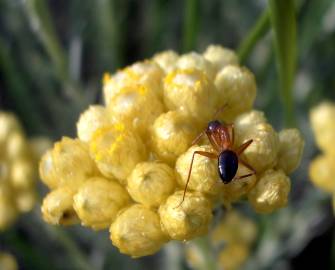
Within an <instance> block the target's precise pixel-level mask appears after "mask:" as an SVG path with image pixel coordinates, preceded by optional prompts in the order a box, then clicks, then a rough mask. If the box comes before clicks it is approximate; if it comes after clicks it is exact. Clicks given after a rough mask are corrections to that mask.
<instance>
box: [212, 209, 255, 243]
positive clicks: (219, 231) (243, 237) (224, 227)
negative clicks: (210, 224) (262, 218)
mask: <svg viewBox="0 0 335 270" xmlns="http://www.w3.org/2000/svg"><path fill="white" fill-rule="evenodd" d="M256 236H257V226H256V224H255V223H254V222H253V221H252V220H251V219H249V218H247V217H245V216H243V215H241V214H240V213H239V212H238V211H235V210H230V211H228V212H227V213H226V214H225V216H224V217H223V219H222V221H221V222H220V223H219V224H218V225H217V226H216V227H215V228H214V230H213V231H212V232H211V240H212V242H213V243H214V244H215V245H221V244H222V242H225V243H227V244H228V245H229V244H233V243H240V244H244V245H251V244H252V243H253V242H254V240H255V239H256Z"/></svg>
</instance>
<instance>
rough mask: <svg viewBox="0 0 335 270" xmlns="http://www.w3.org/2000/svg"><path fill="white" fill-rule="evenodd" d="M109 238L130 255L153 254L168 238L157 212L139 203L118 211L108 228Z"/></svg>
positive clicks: (121, 250)
mask: <svg viewBox="0 0 335 270" xmlns="http://www.w3.org/2000/svg"><path fill="white" fill-rule="evenodd" d="M110 238H111V240H112V242H113V245H114V246H116V247H117V248H118V249H119V250H120V252H122V253H124V254H128V255H130V256H132V257H142V256H147V255H151V254H154V253H155V252H157V251H158V250H159V249H160V248H161V246H162V245H163V244H164V243H165V242H166V241H167V240H168V239H167V237H166V235H165V234H164V233H163V232H162V230H161V226H160V221H159V216H158V215H157V213H156V212H154V211H152V210H150V209H149V208H146V207H145V206H143V205H140V204H135V205H133V206H131V207H129V208H128V209H126V210H124V211H123V212H121V213H120V215H119V216H118V217H117V219H116V220H115V222H114V223H113V224H112V226H111V228H110Z"/></svg>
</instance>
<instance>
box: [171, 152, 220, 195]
mask: <svg viewBox="0 0 335 270" xmlns="http://www.w3.org/2000/svg"><path fill="white" fill-rule="evenodd" d="M195 151H205V152H211V153H213V148H212V146H210V145H204V146H196V145H195V146H192V147H191V148H189V149H188V150H187V152H185V153H184V154H182V155H181V156H180V157H179V158H178V159H177V162H176V172H177V173H178V175H177V181H178V183H179V185H180V186H181V187H183V188H184V187H185V185H186V182H187V177H188V173H189V170H190V165H191V161H192V156H193V153H194V152H195ZM222 186H223V184H222V182H221V181H220V177H219V175H218V161H217V159H210V158H208V157H205V156H202V155H199V154H195V156H194V161H193V167H192V172H191V177H190V181H189V184H188V189H191V190H195V191H199V192H201V193H204V194H207V195H212V196H213V195H214V196H215V195H217V194H219V193H220V192H222Z"/></svg>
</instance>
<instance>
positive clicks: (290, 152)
mask: <svg viewBox="0 0 335 270" xmlns="http://www.w3.org/2000/svg"><path fill="white" fill-rule="evenodd" d="M279 142H280V146H279V153H278V164H277V166H278V167H279V168H280V169H282V170H283V171H284V172H285V173H286V174H290V173H292V172H293V171H294V170H295V169H296V168H297V167H298V166H299V164H300V161H301V157H302V153H303V150H304V145H305V142H304V139H303V138H302V136H301V133H300V132H299V130H297V129H295V128H291V129H284V130H282V131H280V132H279Z"/></svg>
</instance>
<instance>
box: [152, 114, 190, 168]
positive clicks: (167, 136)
mask: <svg viewBox="0 0 335 270" xmlns="http://www.w3.org/2000/svg"><path fill="white" fill-rule="evenodd" d="M196 135H197V128H196V126H195V124H194V120H193V119H192V118H190V117H187V116H186V115H184V114H183V113H181V112H180V111H169V112H167V113H164V114H161V115H160V116H159V117H158V118H157V119H156V121H155V122H154V124H153V126H152V129H151V146H152V148H153V150H154V151H155V153H156V154H157V156H158V158H160V159H162V160H164V161H166V162H168V163H169V164H174V162H175V161H176V159H177V157H178V156H180V155H181V154H182V153H184V152H185V151H186V150H187V149H188V148H189V147H190V145H191V143H192V141H193V140H194V138H195V137H196Z"/></svg>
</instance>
